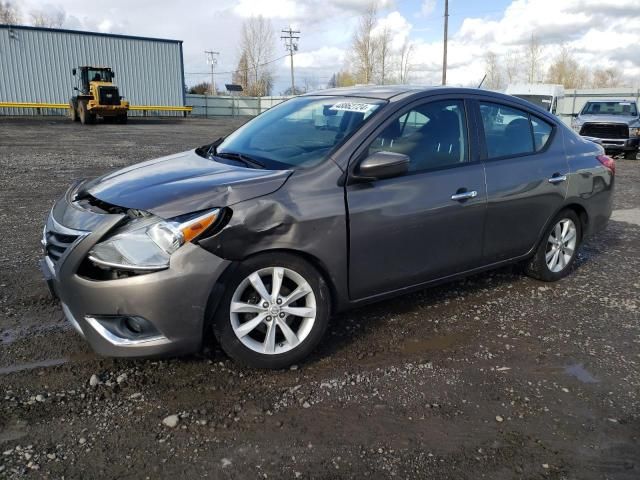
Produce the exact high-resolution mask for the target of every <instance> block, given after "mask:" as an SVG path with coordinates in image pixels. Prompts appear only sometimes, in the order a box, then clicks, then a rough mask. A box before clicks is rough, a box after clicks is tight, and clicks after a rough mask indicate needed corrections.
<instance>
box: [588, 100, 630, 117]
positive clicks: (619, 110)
mask: <svg viewBox="0 0 640 480" xmlns="http://www.w3.org/2000/svg"><path fill="white" fill-rule="evenodd" d="M582 114H583V115H626V116H632V117H637V116H638V109H637V108H636V104H635V103H633V102H587V104H586V105H585V106H584V108H583V109H582Z"/></svg>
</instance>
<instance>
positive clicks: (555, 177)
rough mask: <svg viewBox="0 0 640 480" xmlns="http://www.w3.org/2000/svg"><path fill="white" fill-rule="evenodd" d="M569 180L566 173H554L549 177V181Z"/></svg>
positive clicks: (560, 181)
mask: <svg viewBox="0 0 640 480" xmlns="http://www.w3.org/2000/svg"><path fill="white" fill-rule="evenodd" d="M566 181H567V176H566V175H554V176H553V177H551V178H550V179H549V183H562V182H566Z"/></svg>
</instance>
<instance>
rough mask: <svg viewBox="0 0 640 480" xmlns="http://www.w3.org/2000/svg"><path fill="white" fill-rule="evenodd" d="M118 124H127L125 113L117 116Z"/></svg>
mask: <svg viewBox="0 0 640 480" xmlns="http://www.w3.org/2000/svg"><path fill="white" fill-rule="evenodd" d="M118 123H120V124H122V125H124V124H125V123H127V114H126V113H125V114H124V115H118Z"/></svg>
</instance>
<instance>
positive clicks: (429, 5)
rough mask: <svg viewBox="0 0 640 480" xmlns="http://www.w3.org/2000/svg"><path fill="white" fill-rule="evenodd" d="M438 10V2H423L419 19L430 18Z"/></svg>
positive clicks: (427, 0)
mask: <svg viewBox="0 0 640 480" xmlns="http://www.w3.org/2000/svg"><path fill="white" fill-rule="evenodd" d="M435 8H436V0H422V5H420V11H419V12H418V13H417V14H416V16H418V17H428V16H429V15H431V13H432V12H433V11H434V10H435Z"/></svg>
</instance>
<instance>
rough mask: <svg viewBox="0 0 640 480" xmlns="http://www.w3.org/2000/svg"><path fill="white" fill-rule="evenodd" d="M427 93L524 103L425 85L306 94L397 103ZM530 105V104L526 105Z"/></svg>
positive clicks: (499, 95) (469, 90)
mask: <svg viewBox="0 0 640 480" xmlns="http://www.w3.org/2000/svg"><path fill="white" fill-rule="evenodd" d="M425 93H432V94H438V95H447V94H457V95H461V94H475V95H484V96H488V97H495V98H503V99H504V98H508V99H509V100H511V101H515V102H516V103H522V102H523V100H521V99H519V98H517V97H513V96H511V95H505V94H503V93H499V92H495V91H492V90H483V89H479V88H468V87H448V86H425V85H361V86H360V85H358V86H355V87H340V88H329V89H327V90H316V91H314V92H309V93H306V94H305V95H307V96H319V95H322V96H324V95H326V96H341V97H360V98H363V97H364V98H375V99H380V100H389V101H397V100H401V99H406V98H408V97H413V96H421V95H422V94H425ZM524 104H525V105H529V103H528V102H525V103H524Z"/></svg>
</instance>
